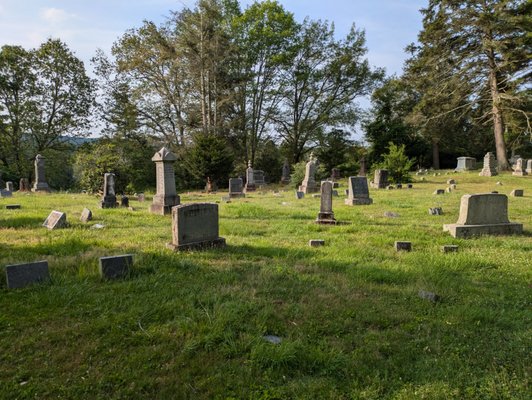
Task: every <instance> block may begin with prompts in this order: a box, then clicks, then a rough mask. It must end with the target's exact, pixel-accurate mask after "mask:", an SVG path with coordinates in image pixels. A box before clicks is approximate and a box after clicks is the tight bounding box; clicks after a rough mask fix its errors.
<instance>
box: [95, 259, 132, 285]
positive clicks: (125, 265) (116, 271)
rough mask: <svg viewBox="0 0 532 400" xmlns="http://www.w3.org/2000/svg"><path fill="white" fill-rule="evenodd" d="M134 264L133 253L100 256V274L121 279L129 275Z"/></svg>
mask: <svg viewBox="0 0 532 400" xmlns="http://www.w3.org/2000/svg"><path fill="white" fill-rule="evenodd" d="M132 265H133V254H124V255H121V256H111V257H100V276H101V277H102V278H106V279H119V278H124V277H126V276H127V275H129V273H130V271H131V266H132Z"/></svg>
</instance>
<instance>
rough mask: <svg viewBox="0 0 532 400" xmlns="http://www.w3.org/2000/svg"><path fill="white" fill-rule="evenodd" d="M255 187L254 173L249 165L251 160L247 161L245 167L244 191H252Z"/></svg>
mask: <svg viewBox="0 0 532 400" xmlns="http://www.w3.org/2000/svg"><path fill="white" fill-rule="evenodd" d="M255 189H256V186H255V175H254V174H253V167H252V166H251V161H248V167H247V169H246V186H245V187H244V191H245V192H246V193H247V192H254V191H255Z"/></svg>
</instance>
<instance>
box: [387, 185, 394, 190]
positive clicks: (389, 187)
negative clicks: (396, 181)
mask: <svg viewBox="0 0 532 400" xmlns="http://www.w3.org/2000/svg"><path fill="white" fill-rule="evenodd" d="M394 189H395V186H394V185H388V186H387V187H386V190H394Z"/></svg>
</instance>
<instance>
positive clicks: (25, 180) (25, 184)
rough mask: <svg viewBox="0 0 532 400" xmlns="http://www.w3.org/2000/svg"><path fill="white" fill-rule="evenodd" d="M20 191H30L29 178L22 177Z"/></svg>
mask: <svg viewBox="0 0 532 400" xmlns="http://www.w3.org/2000/svg"><path fill="white" fill-rule="evenodd" d="M18 191H19V192H29V191H30V182H29V180H28V178H20V181H19V184H18Z"/></svg>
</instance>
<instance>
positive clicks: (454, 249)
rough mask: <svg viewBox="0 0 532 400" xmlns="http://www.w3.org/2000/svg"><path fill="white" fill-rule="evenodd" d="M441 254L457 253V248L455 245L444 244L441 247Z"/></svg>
mask: <svg viewBox="0 0 532 400" xmlns="http://www.w3.org/2000/svg"><path fill="white" fill-rule="evenodd" d="M441 251H442V253H456V252H457V251H458V246H457V245H455V244H446V245H443V246H442V247H441Z"/></svg>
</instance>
